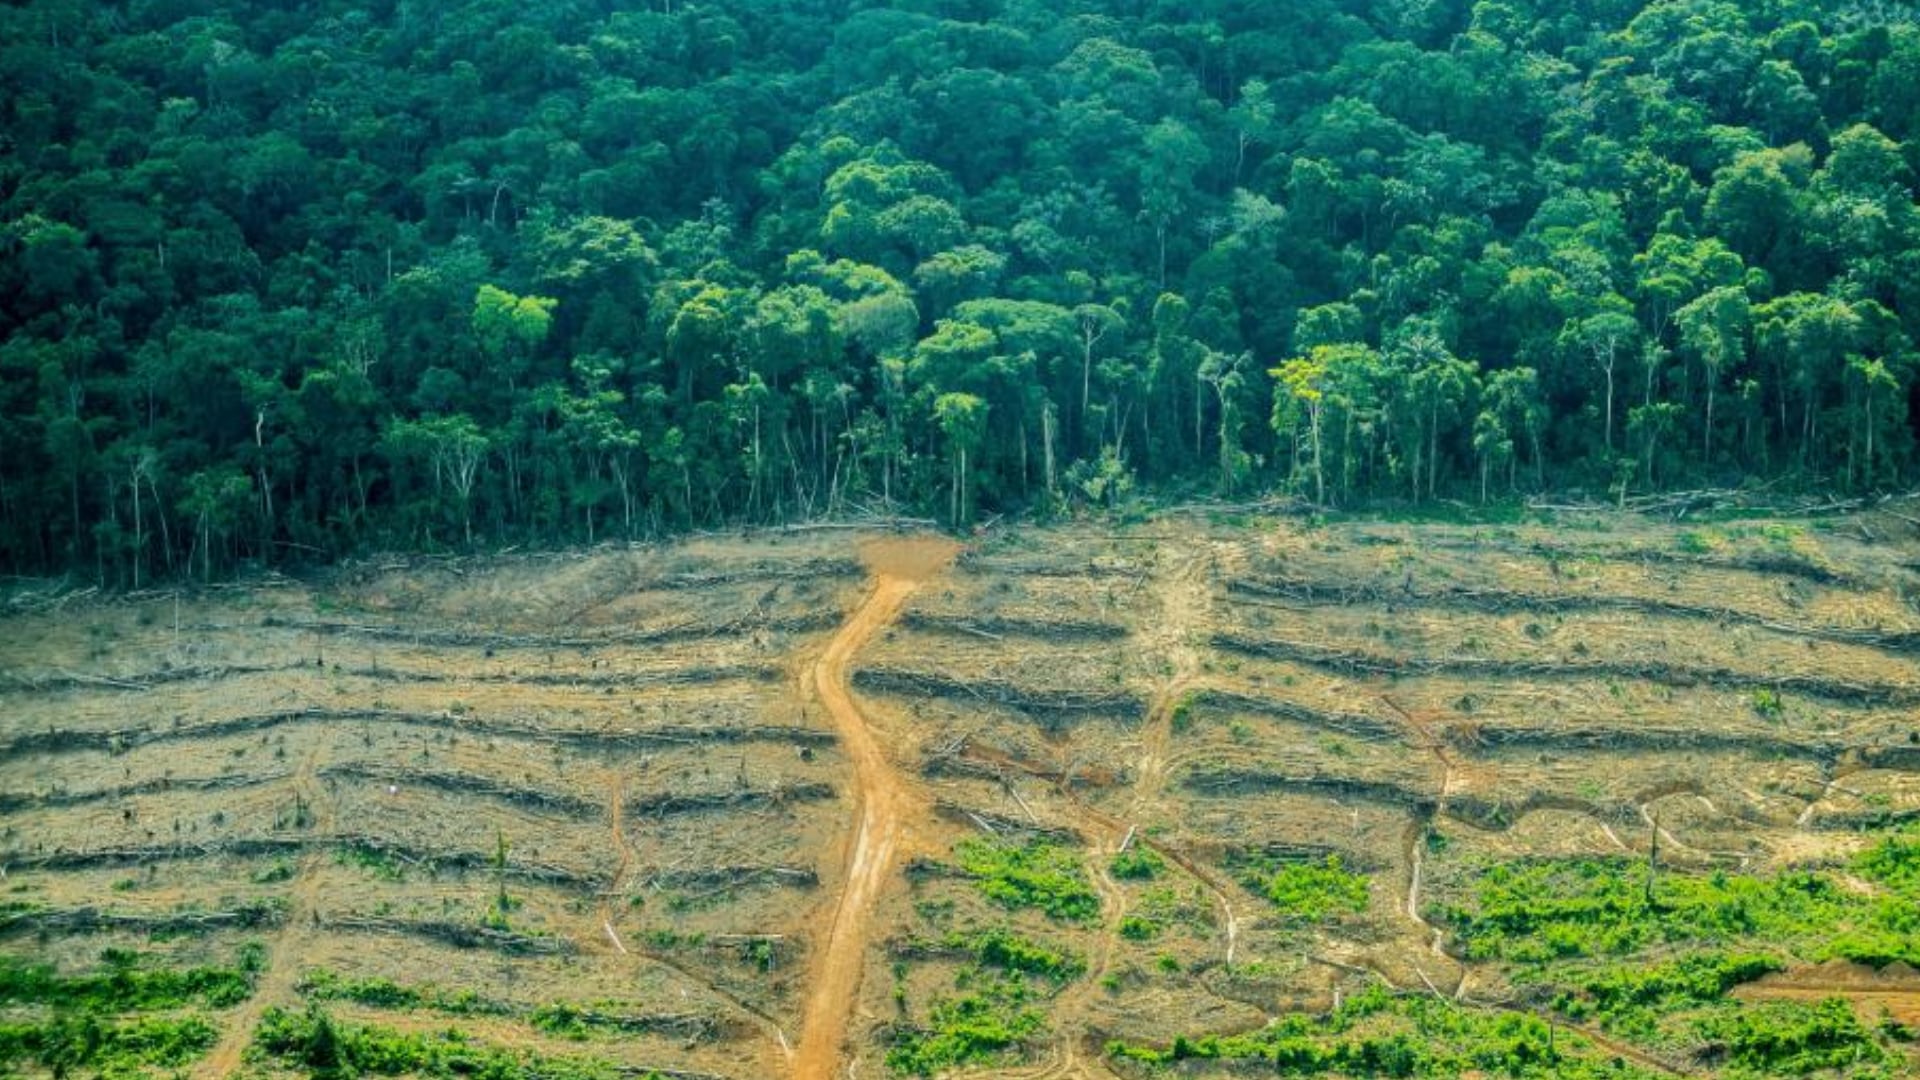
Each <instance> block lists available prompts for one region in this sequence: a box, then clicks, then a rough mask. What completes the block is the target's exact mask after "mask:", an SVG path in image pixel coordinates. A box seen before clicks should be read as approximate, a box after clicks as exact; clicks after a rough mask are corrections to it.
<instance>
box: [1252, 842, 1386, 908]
mask: <svg viewBox="0 0 1920 1080" xmlns="http://www.w3.org/2000/svg"><path fill="white" fill-rule="evenodd" d="M1240 880H1241V882H1242V883H1243V884H1245V885H1246V886H1247V888H1249V889H1252V890H1253V891H1254V892H1256V893H1259V894H1260V895H1261V896H1264V897H1266V898H1267V900H1268V901H1270V902H1271V903H1272V904H1273V906H1274V907H1276V908H1278V909H1279V910H1280V911H1281V912H1282V913H1283V914H1285V915H1287V916H1288V917H1290V918H1294V919H1299V920H1301V921H1304V922H1318V921H1320V920H1322V919H1329V918H1334V917H1336V916H1340V915H1355V914H1359V913H1360V912H1363V911H1365V910H1367V877H1366V875H1365V874H1356V873H1354V872H1352V871H1350V870H1348V869H1347V868H1346V867H1345V866H1344V865H1342V864H1341V862H1340V856H1338V855H1328V856H1326V857H1325V858H1323V859H1321V860H1319V861H1298V862H1288V861H1275V860H1271V859H1264V858H1260V859H1253V860H1249V861H1248V862H1247V863H1246V864H1245V865H1244V866H1243V867H1242V869H1241V875H1240Z"/></svg>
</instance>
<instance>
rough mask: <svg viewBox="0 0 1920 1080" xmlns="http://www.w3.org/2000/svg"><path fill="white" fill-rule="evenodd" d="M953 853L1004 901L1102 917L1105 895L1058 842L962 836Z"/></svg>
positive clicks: (1066, 916)
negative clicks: (965, 838)
mask: <svg viewBox="0 0 1920 1080" xmlns="http://www.w3.org/2000/svg"><path fill="white" fill-rule="evenodd" d="M954 854H955V855H956V856H957V857H958V858H959V861H960V868H961V869H962V870H963V871H965V872H966V874H967V876H969V877H971V878H972V879H973V882H974V884H975V885H977V886H978V887H979V889H980V891H981V892H982V893H985V894H986V896H987V897H988V898H989V899H991V900H993V901H994V902H995V903H997V904H999V905H1000V906H1002V907H1006V908H1013V909H1019V908H1037V909H1039V910H1040V911H1043V912H1045V913H1046V914H1047V915H1049V916H1051V917H1052V918H1055V919H1060V920H1062V921H1065V922H1080V923H1084V922H1091V921H1093V920H1094V919H1097V918H1099V917H1100V897H1099V895H1098V894H1096V893H1095V892H1094V891H1093V886H1092V885H1091V884H1090V883H1089V882H1088V881H1087V874H1086V869H1085V867H1083V866H1082V865H1081V864H1080V860H1079V859H1078V858H1076V857H1075V856H1074V855H1072V854H1071V853H1069V852H1067V851H1066V850H1064V849H1062V848H1059V847H1057V846H1055V845H1053V844H1048V843H1044V842H1041V841H1034V842H1031V843H1027V844H1007V843H1002V842H1000V841H992V840H962V841H961V842H960V843H959V844H957V845H955V846H954Z"/></svg>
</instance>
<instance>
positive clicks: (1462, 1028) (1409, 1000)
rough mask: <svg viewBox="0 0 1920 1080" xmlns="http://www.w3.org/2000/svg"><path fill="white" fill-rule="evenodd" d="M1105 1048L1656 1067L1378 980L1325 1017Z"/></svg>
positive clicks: (1382, 1073)
mask: <svg viewBox="0 0 1920 1080" xmlns="http://www.w3.org/2000/svg"><path fill="white" fill-rule="evenodd" d="M1107 1052H1108V1054H1109V1055H1110V1056H1112V1057H1114V1058H1116V1059H1119V1060H1123V1061H1129V1062H1140V1063H1145V1064H1149V1065H1171V1064H1174V1063H1177V1062H1181V1061H1219V1062H1234V1063H1240V1064H1246V1065H1254V1064H1258V1065H1260V1066H1261V1067H1262V1069H1263V1070H1270V1071H1271V1072H1273V1073H1275V1074H1279V1075H1286V1076H1328V1077H1336V1076H1339V1077H1345V1076H1378V1077H1457V1076H1462V1075H1465V1074H1468V1073H1474V1072H1480V1073H1488V1074H1493V1075H1498V1076H1504V1077H1514V1078H1525V1080H1602V1078H1605V1080H1638V1078H1642V1077H1652V1076H1653V1075H1655V1074H1653V1073H1649V1072H1646V1071H1644V1070H1641V1069H1637V1068H1634V1067H1632V1066H1629V1065H1627V1064H1625V1063H1623V1062H1621V1061H1620V1060H1619V1059H1618V1058H1615V1057H1612V1056H1611V1055H1608V1054H1605V1053H1602V1052H1599V1051H1597V1050H1595V1049H1594V1048H1593V1047H1592V1046H1590V1045H1588V1044H1586V1043H1584V1042H1582V1041H1581V1040H1578V1039H1576V1038H1572V1037H1568V1036H1566V1035H1564V1034H1561V1035H1556V1033H1555V1032H1554V1031H1553V1029H1552V1028H1551V1027H1550V1026H1549V1025H1548V1023H1547V1022H1546V1021H1544V1020H1541V1019H1539V1018H1537V1017H1534V1016H1528V1015H1524V1014H1519V1013H1510V1012H1482V1011H1477V1010H1472V1009H1467V1008H1463V1007H1461V1006H1458V1005H1455V1004H1452V1003H1451V1002H1446V1001H1437V1000H1434V999H1433V998H1430V997H1416V996H1398V995H1394V994H1390V993H1388V992H1387V991H1386V990H1384V989H1383V988H1380V987H1378V986H1376V987H1374V988H1372V989H1370V990H1368V991H1367V992H1365V993H1362V994H1359V995H1356V996H1355V997H1353V998H1351V999H1349V1000H1348V1001H1346V1002H1345V1003H1344V1004H1342V1005H1341V1006H1340V1008H1338V1009H1335V1010H1334V1011H1333V1012H1331V1013H1329V1014H1327V1015H1325V1016H1319V1017H1313V1016H1305V1015H1300V1014H1295V1015H1291V1016H1287V1017H1284V1018H1282V1019H1280V1020H1277V1021H1275V1022H1273V1023H1271V1024H1269V1025H1267V1026H1266V1027H1264V1028H1261V1029H1260V1030H1258V1031H1254V1032H1250V1033H1248V1034H1245V1035H1226V1036H1217V1035H1207V1036H1201V1037H1198V1038H1184V1037H1183V1038H1176V1039H1175V1040H1174V1041H1173V1042H1172V1044H1170V1045H1168V1046H1166V1047H1164V1048H1159V1047H1150V1046H1140V1045H1133V1044H1128V1043H1125V1042H1113V1043H1110V1044H1109V1045H1108V1047H1107Z"/></svg>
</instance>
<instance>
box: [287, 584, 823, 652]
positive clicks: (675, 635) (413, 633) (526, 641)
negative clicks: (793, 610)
mask: <svg viewBox="0 0 1920 1080" xmlns="http://www.w3.org/2000/svg"><path fill="white" fill-rule="evenodd" d="M684 587H687V588H692V587H694V586H691V585H689V586H684ZM839 622H840V616H839V615H838V614H837V613H835V612H831V611H810V612H807V613H806V614H803V615H792V616H787V617H785V618H777V619H776V618H770V617H767V616H766V615H764V613H762V612H761V610H760V609H759V608H757V607H756V608H755V609H754V610H753V611H750V612H748V613H747V614H745V615H742V616H741V617H739V618H736V619H730V620H727V621H725V622H701V621H698V620H689V621H686V622H680V623H674V624H673V625H670V626H661V627H653V628H649V629H643V630H625V631H619V632H610V633H605V634H503V633H500V632H498V631H492V630H481V629H461V628H457V627H456V628H448V627H443V626H404V625H398V624H394V623H348V622H337V621H322V620H315V619H282V618H279V617H277V616H272V615H269V616H267V617H266V618H265V619H262V620H261V623H260V625H262V626H265V627H271V628H275V629H283V630H293V631H297V632H299V633H305V634H325V635H328V636H331V637H356V638H367V639H370V640H374V641H397V642H402V643H405V644H408V645H423V646H432V647H435V648H472V649H482V648H484V649H566V650H569V651H573V652H587V651H591V650H595V649H609V648H626V647H632V646H636V645H666V644H671V643H674V642H681V641H701V640H704V639H707V638H712V637H719V636H721V635H723V634H730V633H734V632H737V631H739V630H741V629H743V628H746V627H752V628H756V629H764V630H771V631H776V632H782V633H811V632H813V631H817V630H824V629H828V628H830V627H833V626H837V625H839Z"/></svg>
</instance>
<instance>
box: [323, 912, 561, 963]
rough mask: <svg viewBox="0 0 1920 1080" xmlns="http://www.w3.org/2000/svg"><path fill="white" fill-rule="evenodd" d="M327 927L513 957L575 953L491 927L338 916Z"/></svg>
mask: <svg viewBox="0 0 1920 1080" xmlns="http://www.w3.org/2000/svg"><path fill="white" fill-rule="evenodd" d="M326 925H327V926H328V927H329V928H334V929H340V930H350V931H355V932H358V933H364V934H396V935H402V936H406V937H418V938H426V939H428V940H431V941H438V942H442V943H443V944H447V945H451V946H453V947H454V948H456V949H493V950H495V951H497V952H503V953H507V954H509V955H512V956H570V955H572V954H573V952H574V951H575V950H574V946H573V943H572V942H570V941H567V940H566V939H564V938H556V937H544V936H540V937H536V936H534V935H531V934H516V933H514V932H512V931H510V930H496V929H494V928H493V927H490V926H477V925H473V924H469V923H453V922H434V921H426V920H416V919H387V918H375V917H372V916H367V915H336V916H333V917H331V918H329V919H327V920H326Z"/></svg>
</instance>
